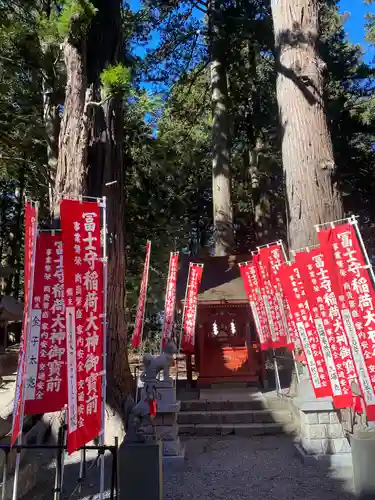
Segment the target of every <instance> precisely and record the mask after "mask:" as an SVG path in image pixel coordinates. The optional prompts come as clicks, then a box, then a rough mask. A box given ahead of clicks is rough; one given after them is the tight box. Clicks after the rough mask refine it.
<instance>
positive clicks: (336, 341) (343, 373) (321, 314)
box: [296, 248, 357, 408]
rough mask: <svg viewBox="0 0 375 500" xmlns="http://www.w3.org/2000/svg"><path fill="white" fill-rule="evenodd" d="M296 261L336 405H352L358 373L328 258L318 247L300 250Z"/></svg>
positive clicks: (344, 406) (337, 406)
mask: <svg viewBox="0 0 375 500" xmlns="http://www.w3.org/2000/svg"><path fill="white" fill-rule="evenodd" d="M296 264H297V266H298V269H299V271H300V274H301V278H302V281H303V284H304V287H305V291H306V295H307V300H308V302H309V305H310V311H311V314H312V317H313V320H314V323H315V328H316V331H317V332H318V335H319V339H320V344H321V347H322V350H323V354H324V358H325V361H326V365H327V369H328V376H329V379H330V381H331V387H332V395H333V402H334V405H335V407H336V408H349V407H351V406H352V403H353V396H352V391H351V386H350V384H351V382H352V381H356V380H357V373H356V369H355V366H354V360H353V356H352V351H351V349H350V346H349V344H348V340H347V338H346V333H345V330H344V325H343V322H342V319H341V315H340V310H339V307H338V303H337V299H336V295H335V293H334V291H333V288H332V283H331V279H330V277H329V272H328V266H327V260H326V258H325V255H324V252H323V251H322V250H321V249H319V248H317V249H312V250H310V251H309V252H301V253H297V254H296Z"/></svg>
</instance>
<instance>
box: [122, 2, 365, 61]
mask: <svg viewBox="0 0 375 500" xmlns="http://www.w3.org/2000/svg"><path fill="white" fill-rule="evenodd" d="M140 3H141V2H140V0H130V5H131V7H132V9H134V10H138V9H139V7H140ZM340 10H341V12H350V17H349V19H348V20H347V22H346V25H345V28H346V31H347V34H348V37H349V39H350V40H351V41H352V42H354V43H360V44H361V45H363V48H364V51H365V59H366V60H367V61H370V60H372V58H373V57H374V56H375V50H374V49H373V48H371V47H369V46H368V44H367V43H366V42H365V39H364V37H365V14H366V12H372V13H373V14H375V5H372V6H371V7H369V6H365V5H364V2H363V0H341V1H340ZM136 52H137V53H138V54H139V55H141V56H142V55H144V53H145V50H144V49H143V48H139V49H138V50H136Z"/></svg>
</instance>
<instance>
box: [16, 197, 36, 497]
mask: <svg viewBox="0 0 375 500" xmlns="http://www.w3.org/2000/svg"><path fill="white" fill-rule="evenodd" d="M34 229H35V231H34V238H33V243H32V250H31V274H30V282H29V297H28V299H29V300H28V318H27V326H26V332H27V333H26V332H24V333H25V335H26V352H25V353H24V354H23V355H24V369H23V373H22V379H21V384H23V387H22V401H21V415H20V433H19V435H18V437H17V444H18V445H21V444H22V430H23V417H24V411H25V382H26V377H27V361H28V359H29V340H30V332H31V311H32V305H33V288H34V271H35V254H36V240H37V237H38V203H35V222H34ZM15 404H17V403H16V401H15ZM20 461H21V450H20V449H18V450H17V457H16V465H15V469H14V483H13V495H12V500H17V493H18V478H19V472H20Z"/></svg>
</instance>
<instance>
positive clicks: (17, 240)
mask: <svg viewBox="0 0 375 500" xmlns="http://www.w3.org/2000/svg"><path fill="white" fill-rule="evenodd" d="M25 156H26V155H25ZM25 170H26V166H25V163H22V165H21V167H20V171H19V177H18V187H17V189H16V193H15V198H16V200H17V206H16V217H15V220H14V229H13V231H12V240H11V241H12V243H11V252H10V255H9V260H8V262H7V264H8V266H9V268H10V269H11V270H12V272H11V274H10V276H9V278H8V280H7V282H6V286H5V294H6V295H14V296H15V297H16V298H17V299H18V297H19V292H20V272H21V265H22V263H21V241H22V234H21V233H22V213H23V206H24V199H23V198H24V194H25Z"/></svg>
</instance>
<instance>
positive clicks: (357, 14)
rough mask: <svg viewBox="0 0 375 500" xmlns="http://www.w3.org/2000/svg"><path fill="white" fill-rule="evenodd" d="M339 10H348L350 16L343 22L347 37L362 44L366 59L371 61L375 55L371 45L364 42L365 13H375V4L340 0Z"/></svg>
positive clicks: (358, 0)
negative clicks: (369, 4)
mask: <svg viewBox="0 0 375 500" xmlns="http://www.w3.org/2000/svg"><path fill="white" fill-rule="evenodd" d="M340 10H341V12H350V17H349V19H348V20H347V22H346V24H345V28H346V32H347V34H348V37H349V39H350V40H351V41H352V42H354V43H360V44H361V45H363V48H364V51H365V59H366V61H371V60H372V59H373V57H374V55H375V51H374V49H373V48H372V47H369V45H368V44H367V43H366V42H365V39H364V37H365V15H366V13H367V12H371V13H373V14H375V5H372V6H371V7H370V6H368V5H364V2H363V1H362V0H341V2H340Z"/></svg>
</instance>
